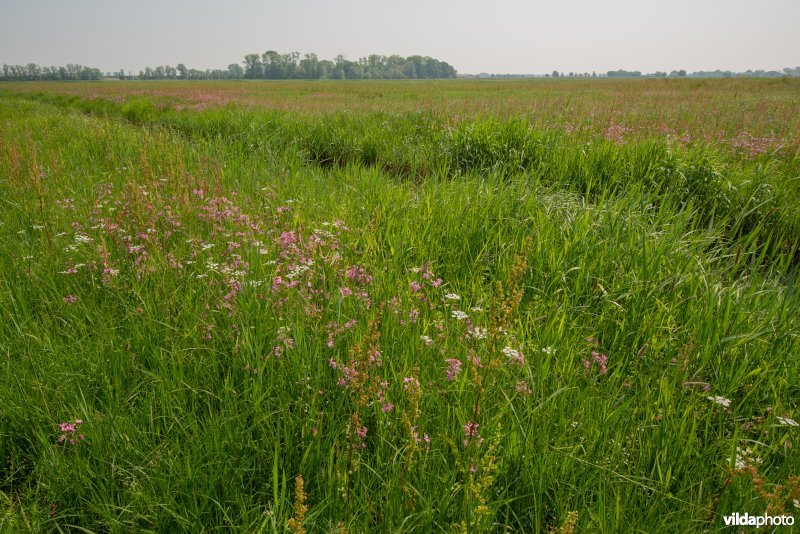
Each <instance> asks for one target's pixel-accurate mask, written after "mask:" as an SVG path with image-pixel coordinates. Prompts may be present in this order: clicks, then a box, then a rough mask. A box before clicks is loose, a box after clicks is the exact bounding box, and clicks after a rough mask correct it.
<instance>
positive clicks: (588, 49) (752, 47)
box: [0, 0, 800, 74]
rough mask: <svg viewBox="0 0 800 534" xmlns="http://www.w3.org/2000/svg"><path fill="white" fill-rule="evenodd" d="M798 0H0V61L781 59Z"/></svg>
mask: <svg viewBox="0 0 800 534" xmlns="http://www.w3.org/2000/svg"><path fill="white" fill-rule="evenodd" d="M798 23H800V0H606V1H600V0H560V1H559V0H549V1H542V0H529V1H523V0H491V1H486V0H460V1H455V0H454V1H444V0H405V1H399V0H398V1H393V2H389V1H383V0H347V1H344V0H343V1H323V0H317V1H312V0H286V1H273V0H261V1H258V0H227V1H225V2H222V1H212V0H159V1H156V0H139V1H136V2H131V1H125V2H122V1H117V0H104V1H100V0H70V1H65V0H0V63H11V64H20V63H37V64H40V65H65V64H67V63H78V64H82V65H86V66H91V67H98V68H100V70H102V71H117V70H119V69H125V70H126V71H134V72H138V71H139V70H140V69H143V68H144V67H145V66H152V67H155V66H157V65H176V64H178V63H184V64H186V65H187V66H188V67H190V68H199V69H206V68H227V66H228V65H229V64H230V63H241V62H242V60H243V58H244V55H245V54H248V53H253V52H258V53H262V52H265V51H267V50H276V51H278V52H281V53H283V52H291V51H298V52H300V53H301V54H305V53H308V52H314V53H316V54H317V55H318V56H319V57H320V59H333V58H334V57H335V56H336V55H338V54H343V55H344V56H346V57H347V58H348V59H358V58H359V57H362V56H366V55H369V54H382V55H391V54H399V55H402V56H408V55H414V54H419V55H427V56H431V57H434V58H436V59H439V60H442V61H447V62H448V63H450V64H451V65H452V66H453V67H455V68H456V69H457V70H458V71H459V72H460V73H474V74H477V73H480V72H488V73H545V72H552V71H553V70H558V71H560V72H571V71H574V72H592V71H597V72H605V71H607V70H616V69H626V70H640V71H642V72H654V71H656V70H661V71H667V72H669V71H671V70H680V69H685V70H687V71H689V72H692V71H697V70H715V69H722V70H733V71H744V70H747V69H753V70H756V69H765V70H772V69H775V70H780V69H782V68H783V67H796V66H798V65H800V29H798V28H800V26H798Z"/></svg>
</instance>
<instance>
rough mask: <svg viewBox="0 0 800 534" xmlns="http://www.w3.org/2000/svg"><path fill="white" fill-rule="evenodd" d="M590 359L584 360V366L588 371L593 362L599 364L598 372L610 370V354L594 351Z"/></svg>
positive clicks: (603, 372)
mask: <svg viewBox="0 0 800 534" xmlns="http://www.w3.org/2000/svg"><path fill="white" fill-rule="evenodd" d="M591 356H592V357H591V359H590V360H583V367H584V369H585V370H586V372H587V373H588V372H589V369H590V368H591V367H592V364H595V363H596V364H597V367H598V371H597V372H598V373H600V374H601V375H604V374H606V373H607V372H608V367H607V364H608V356H606V355H605V354H600V353H599V352H596V351H592V353H591Z"/></svg>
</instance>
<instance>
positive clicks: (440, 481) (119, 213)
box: [0, 79, 800, 533]
mask: <svg viewBox="0 0 800 534" xmlns="http://www.w3.org/2000/svg"><path fill="white" fill-rule="evenodd" d="M799 117H800V82H798V81H797V80H780V79H777V80H750V79H748V80H739V79H731V80H666V79H665V80H616V81H614V80H607V79H606V80H575V81H572V80H527V81H491V80H490V81H468V80H448V81H430V82H428V81H425V82H422V81H420V82H415V81H394V82H377V81H376V82H371V81H363V82H357V81H353V82H350V81H347V82H318V83H317V82H285V83H283V82H177V81H168V82H113V81H108V82H94V83H6V84H3V85H2V86H0V379H1V380H2V383H3V387H2V388H0V531H2V532H204V531H233V532H294V533H299V532H339V533H345V532H351V533H357V532H412V531H413V532H561V533H572V532H647V533H652V532H703V531H708V532H715V531H722V530H725V526H724V522H723V516H726V515H729V514H732V513H736V512H738V513H740V514H744V513H745V512H747V513H749V514H750V515H763V514H764V513H767V514H769V515H781V514H786V515H792V516H796V517H800V451H799V450H798V447H800V426H798V422H800V313H798V311H800V293H798V273H799V272H800V136H798V131H800V129H798V128H799V127H800V118H799Z"/></svg>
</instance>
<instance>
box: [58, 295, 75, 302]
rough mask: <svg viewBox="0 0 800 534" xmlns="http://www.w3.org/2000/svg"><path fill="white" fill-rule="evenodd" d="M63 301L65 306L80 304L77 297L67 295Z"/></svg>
mask: <svg viewBox="0 0 800 534" xmlns="http://www.w3.org/2000/svg"><path fill="white" fill-rule="evenodd" d="M62 300H63V301H64V304H75V303H76V302H78V297H76V296H75V295H67V296H66V297H64V298H63V299H62Z"/></svg>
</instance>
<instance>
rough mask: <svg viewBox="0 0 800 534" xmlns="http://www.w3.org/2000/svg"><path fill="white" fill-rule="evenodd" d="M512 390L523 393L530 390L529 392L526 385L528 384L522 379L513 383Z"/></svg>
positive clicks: (525, 393)
mask: <svg viewBox="0 0 800 534" xmlns="http://www.w3.org/2000/svg"><path fill="white" fill-rule="evenodd" d="M514 390H515V391H516V392H517V393H522V394H523V395H527V394H528V393H530V392H531V390H530V388H529V387H528V384H526V383H525V382H524V381H522V380H520V381H518V382H517V383H516V384H515V385H514Z"/></svg>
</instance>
